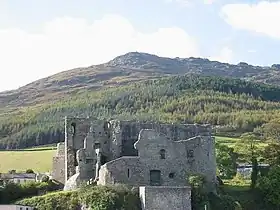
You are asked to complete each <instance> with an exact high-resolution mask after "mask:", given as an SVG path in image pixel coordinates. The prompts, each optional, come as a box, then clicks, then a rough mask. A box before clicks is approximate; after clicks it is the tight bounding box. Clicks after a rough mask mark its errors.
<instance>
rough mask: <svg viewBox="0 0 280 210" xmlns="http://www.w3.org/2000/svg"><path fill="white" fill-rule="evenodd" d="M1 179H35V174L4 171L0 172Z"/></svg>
mask: <svg viewBox="0 0 280 210" xmlns="http://www.w3.org/2000/svg"><path fill="white" fill-rule="evenodd" d="M0 178H1V179H35V178H36V174H33V173H12V174H9V173H4V174H0Z"/></svg>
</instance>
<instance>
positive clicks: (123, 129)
mask: <svg viewBox="0 0 280 210" xmlns="http://www.w3.org/2000/svg"><path fill="white" fill-rule="evenodd" d="M142 129H152V130H154V131H155V132H156V133H160V134H162V135H164V136H165V138H167V139H170V140H172V141H181V140H184V139H190V138H192V137H196V136H201V137H202V139H205V141H206V143H205V146H204V147H203V148H204V150H205V151H204V152H205V153H206V154H208V155H209V154H210V155H211V157H212V153H213V145H212V144H213V142H214V141H213V142H212V140H211V132H212V128H211V126H210V125H197V124H157V123H142V122H137V121H120V120H111V121H104V120H96V119H93V118H69V117H66V118H65V142H64V146H62V144H61V145H60V146H59V148H58V150H59V151H58V154H57V155H56V156H55V157H54V161H53V177H54V179H58V180H62V179H61V177H62V176H64V180H63V182H62V183H65V182H66V181H67V180H68V179H69V178H70V177H71V176H73V175H74V174H76V173H77V170H78V171H79V170H81V169H82V171H83V167H84V166H83V167H82V168H81V165H85V167H86V168H87V169H86V170H84V171H83V173H86V174H83V177H84V179H85V181H87V180H89V179H90V178H92V177H94V174H95V173H96V172H95V168H96V167H95V164H96V162H97V156H96V154H95V152H94V149H95V146H96V145H98V146H99V147H100V148H101V149H102V152H101V153H102V155H101V157H100V158H101V163H102V165H103V164H104V163H106V162H109V161H112V160H115V159H117V158H120V157H123V156H137V155H138V151H137V150H136V149H135V147H134V144H135V142H136V141H137V140H138V137H139V133H140V131H141V130H142ZM207 141H208V143H207ZM63 147H64V154H63ZM78 151H80V153H79V154H81V151H83V152H82V154H83V157H84V162H83V163H82V162H81V163H79V160H78V159H77V152H78ZM199 163H200V162H198V164H199ZM79 164H80V166H79ZM78 166H79V167H78ZM77 167H78V168H77ZM203 167H204V166H203ZM211 167H212V166H211ZM79 168H80V169H79ZM207 170H208V169H207V168H206V169H205V172H206V171H207Z"/></svg>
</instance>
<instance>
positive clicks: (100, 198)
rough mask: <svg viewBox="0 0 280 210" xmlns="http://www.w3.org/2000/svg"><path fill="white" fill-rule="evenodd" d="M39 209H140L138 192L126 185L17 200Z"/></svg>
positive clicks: (99, 187)
mask: <svg viewBox="0 0 280 210" xmlns="http://www.w3.org/2000/svg"><path fill="white" fill-rule="evenodd" d="M17 203H18V204H22V205H30V206H33V207H35V208H36V209H38V210H41V209H42V210H45V209H57V210H59V209H65V210H67V209H69V210H70V209H77V208H80V207H81V206H86V207H88V208H90V209H93V210H140V209H141V205H140V199H139V197H138V193H137V192H134V191H132V190H130V189H129V188H127V187H125V186H94V187H92V186H91V187H83V188H81V189H79V190H77V191H71V192H57V193H49V194H46V195H43V196H37V197H33V198H28V199H24V200H22V201H19V202H17Z"/></svg>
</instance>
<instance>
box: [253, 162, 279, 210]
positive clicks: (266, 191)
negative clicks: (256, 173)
mask: <svg viewBox="0 0 280 210" xmlns="http://www.w3.org/2000/svg"><path fill="white" fill-rule="evenodd" d="M257 189H258V190H259V192H260V194H261V197H263V200H264V202H265V203H266V205H267V206H268V207H271V209H280V167H279V166H277V167H274V168H272V169H271V170H270V171H269V172H268V175H267V176H263V177H261V178H260V179H259V181H258V185H257Z"/></svg>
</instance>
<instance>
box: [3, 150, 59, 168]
mask: <svg viewBox="0 0 280 210" xmlns="http://www.w3.org/2000/svg"><path fill="white" fill-rule="evenodd" d="M54 153H55V150H54V147H42V148H31V149H27V150H20V151H0V172H1V173H6V172H8V171H9V170H13V169H15V170H16V171H18V172H20V171H26V170H27V169H32V170H34V171H35V172H49V171H51V170H52V157H53V155H54Z"/></svg>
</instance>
